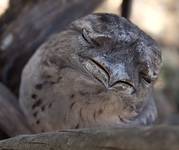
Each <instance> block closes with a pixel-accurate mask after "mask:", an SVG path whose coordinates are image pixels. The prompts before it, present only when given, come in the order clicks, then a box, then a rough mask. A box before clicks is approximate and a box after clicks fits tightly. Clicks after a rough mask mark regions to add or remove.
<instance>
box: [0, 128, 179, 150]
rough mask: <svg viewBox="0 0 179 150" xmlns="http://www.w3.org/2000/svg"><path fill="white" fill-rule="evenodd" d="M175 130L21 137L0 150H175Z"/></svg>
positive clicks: (178, 137) (89, 131) (70, 132)
mask: <svg viewBox="0 0 179 150" xmlns="http://www.w3.org/2000/svg"><path fill="white" fill-rule="evenodd" d="M178 141H179V127H169V126H156V127H153V128H130V129H127V128H126V129H119V128H118V129H117V128H111V129H84V130H82V129H81V130H66V131H61V132H57V133H44V134H37V135H21V136H17V137H15V138H11V139H7V140H4V141H1V142H0V150H25V149H28V150H178V149H179V142H178Z"/></svg>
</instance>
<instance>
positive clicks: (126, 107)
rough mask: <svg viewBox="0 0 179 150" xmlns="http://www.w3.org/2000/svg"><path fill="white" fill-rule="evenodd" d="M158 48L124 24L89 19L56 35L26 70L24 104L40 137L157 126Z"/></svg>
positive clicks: (104, 16) (117, 19) (107, 16)
mask: <svg viewBox="0 0 179 150" xmlns="http://www.w3.org/2000/svg"><path fill="white" fill-rule="evenodd" d="M160 62H161V56H160V50H159V49H158V47H157V46H156V44H155V42H154V41H153V40H152V39H151V38H150V37H149V36H148V35H146V34H145V33H144V32H142V31H141V30H140V29H139V28H137V27H136V26H135V25H133V24H132V23H130V22H128V21H127V20H125V19H124V18H121V17H118V16H115V15H111V14H94V15H88V16H86V17H84V18H81V19H79V20H77V21H74V22H73V23H72V25H71V26H70V27H69V28H68V29H66V30H65V31H63V32H61V33H59V34H56V35H53V36H52V37H51V38H50V39H49V40H48V41H47V42H46V43H45V44H43V45H42V46H41V47H40V48H39V49H38V50H37V52H36V53H35V54H34V56H33V57H32V58H31V59H30V61H29V62H28V64H27V65H26V67H25V69H24V71H23V75H22V82H21V89H20V104H21V108H22V109H23V111H24V113H25V115H26V116H27V118H28V120H29V122H30V124H31V125H32V127H33V129H34V130H35V131H36V132H43V131H55V130H60V129H69V128H70V129H72V128H92V127H110V126H113V127H125V126H127V127H130V126H138V125H147V124H151V123H153V122H154V120H155V119H156V116H157V110H156V106H155V102H154V99H153V91H152V90H153V82H154V80H156V78H157V77H158V73H159V69H160Z"/></svg>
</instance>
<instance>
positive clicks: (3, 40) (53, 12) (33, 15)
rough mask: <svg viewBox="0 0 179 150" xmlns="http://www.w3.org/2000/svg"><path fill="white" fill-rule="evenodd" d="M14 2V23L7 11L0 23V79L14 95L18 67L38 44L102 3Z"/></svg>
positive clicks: (61, 0)
mask: <svg viewBox="0 0 179 150" xmlns="http://www.w3.org/2000/svg"><path fill="white" fill-rule="evenodd" d="M12 1H14V0H12ZM16 1H19V3H20V6H19V13H17V9H15V8H14V7H13V8H14V9H12V10H13V11H14V12H15V16H14V18H15V20H14V19H12V17H9V16H12V13H11V12H8V14H7V18H8V17H9V18H10V21H9V20H8V19H6V17H3V20H4V21H0V22H5V24H3V25H2V26H1V27H0V28H1V31H2V32H0V80H2V82H3V83H4V84H6V85H7V86H8V87H9V88H10V89H11V90H13V91H14V92H15V93H16V95H17V94H18V86H19V82H20V76H21V71H22V68H23V67H24V65H25V64H26V62H27V61H28V59H29V58H30V57H31V55H32V54H33V53H34V51H35V50H36V49H37V48H38V47H39V45H41V43H43V42H44V41H45V40H46V39H47V38H48V37H49V36H50V35H51V34H53V33H55V32H59V31H61V30H63V29H64V28H65V27H66V26H67V25H68V24H69V23H70V22H71V21H73V20H75V19H76V18H79V17H82V16H84V15H86V14H88V13H90V12H92V11H93V9H94V8H95V7H96V6H97V5H98V4H100V3H101V2H102V1H103V0H90V1H86V0H53V1H51V0H31V1H30V0H28V1H27V2H26V3H25V1H21V0H16ZM13 4H14V3H12V6H14V5H13ZM16 5H18V3H16ZM16 7H17V6H16ZM10 9H11V8H10ZM6 22H7V24H6Z"/></svg>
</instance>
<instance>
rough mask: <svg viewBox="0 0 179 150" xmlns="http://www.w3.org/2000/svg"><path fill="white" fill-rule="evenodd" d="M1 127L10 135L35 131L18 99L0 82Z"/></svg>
mask: <svg viewBox="0 0 179 150" xmlns="http://www.w3.org/2000/svg"><path fill="white" fill-rule="evenodd" d="M0 129H1V130H2V131H3V132H4V133H6V134H7V135H8V136H10V137H11V136H15V135H18V134H25V133H33V132H32V130H31V129H30V127H29V126H28V123H27V121H26V118H25V116H24V115H23V113H22V112H21V110H20V108H19V106H18V102H17V99H16V98H15V96H14V95H13V94H12V93H10V92H9V90H8V89H7V88H6V87H5V86H3V85H2V84H1V83H0Z"/></svg>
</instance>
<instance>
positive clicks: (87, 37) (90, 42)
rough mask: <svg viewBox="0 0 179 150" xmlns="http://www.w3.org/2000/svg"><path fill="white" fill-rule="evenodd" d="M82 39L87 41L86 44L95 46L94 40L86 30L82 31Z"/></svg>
mask: <svg viewBox="0 0 179 150" xmlns="http://www.w3.org/2000/svg"><path fill="white" fill-rule="evenodd" d="M82 37H83V39H84V40H85V41H86V43H88V44H89V45H94V44H95V42H94V40H92V39H91V38H90V36H89V33H88V31H87V30H86V29H82Z"/></svg>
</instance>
